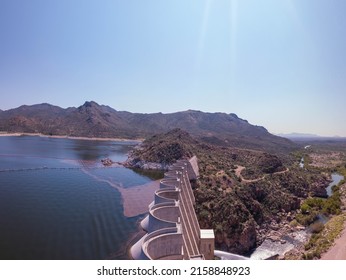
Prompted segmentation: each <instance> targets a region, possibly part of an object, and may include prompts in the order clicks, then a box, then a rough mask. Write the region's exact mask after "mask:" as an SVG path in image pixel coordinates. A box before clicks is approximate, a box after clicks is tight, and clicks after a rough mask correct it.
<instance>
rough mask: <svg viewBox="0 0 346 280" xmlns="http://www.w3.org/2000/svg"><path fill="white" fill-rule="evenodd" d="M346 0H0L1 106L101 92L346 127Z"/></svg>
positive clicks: (149, 102)
mask: <svg viewBox="0 0 346 280" xmlns="http://www.w3.org/2000/svg"><path fill="white" fill-rule="evenodd" d="M345 12H346V1H343V0H328V1H326V0H281V1H277V0H261V1H258V0H228V1H226V0H167V1H162V0H89V1H84V0H55V1H53V0H0V98H1V99H0V100H1V101H0V109H2V110H8V109H11V108H15V107H19V106H20V105H23V104H26V105H31V104H38V103H50V104H53V105H57V106H60V107H63V108H67V107H72V106H75V107H77V106H80V105H82V104H83V103H84V102H85V101H87V100H88V101H90V100H93V101H96V102H97V103H99V104H104V105H109V106H111V107H112V108H114V109H116V110H119V111H124V110H125V111H130V112H141V113H153V112H163V113H168V112H177V111H184V110H188V109H193V110H200V111H205V112H225V113H235V114H237V115H238V116H239V117H240V118H243V119H246V120H248V121H249V122H250V123H252V124H255V125H261V126H264V127H266V128H267V129H268V130H269V131H270V132H272V133H290V132H300V133H312V134H318V135H323V136H335V135H338V136H346V125H345V120H346V117H345V113H344V112H345V109H344V107H345V105H346V54H345V50H346V17H345Z"/></svg>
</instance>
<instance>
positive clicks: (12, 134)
mask: <svg viewBox="0 0 346 280" xmlns="http://www.w3.org/2000/svg"><path fill="white" fill-rule="evenodd" d="M1 136H4V137H11V136H16V137H18V136H38V137H47V138H59V139H75V140H91V141H117V142H130V141H131V142H138V143H140V142H143V141H144V139H125V138H99V137H77V136H68V135H45V134H41V133H20V132H14V133H7V132H0V137H1Z"/></svg>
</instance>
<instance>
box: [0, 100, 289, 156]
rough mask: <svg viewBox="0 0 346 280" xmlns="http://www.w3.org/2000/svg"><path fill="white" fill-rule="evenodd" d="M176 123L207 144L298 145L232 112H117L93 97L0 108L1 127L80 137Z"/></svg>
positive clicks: (144, 132) (153, 130) (134, 133)
mask: <svg viewBox="0 0 346 280" xmlns="http://www.w3.org/2000/svg"><path fill="white" fill-rule="evenodd" d="M175 128H180V129H183V130H185V131H188V132H189V133H190V134H191V135H192V136H193V137H195V138H197V139H200V140H202V141H204V142H207V143H212V144H216V145H221V146H234V147H240V148H251V149H257V150H263V149H264V150H267V151H272V152H277V151H286V152H287V151H290V150H292V149H294V148H295V147H296V144H294V143H293V142H291V141H289V140H288V139H285V138H282V137H278V136H275V135H272V134H270V133H269V132H268V131H267V130H266V129H265V128H264V127H261V126H255V125H251V124H249V123H248V122H247V121H246V120H243V119H241V118H239V117H238V116H237V115H235V114H225V113H204V112H201V111H193V110H188V111H184V112H177V113H171V114H162V113H154V114H139V113H130V112H125V111H116V110H114V109H112V108H111V107H108V106H104V105H99V104H97V103H96V102H93V101H91V102H85V103H84V104H83V105H82V106H80V107H78V108H75V107H71V108H67V109H63V108H60V107H57V106H53V105H50V104H39V105H32V106H26V105H24V106H21V107H19V108H16V109H11V110H7V111H2V112H0V131H7V132H22V133H42V134H47V135H68V136H83V137H101V138H102V137H114V138H148V137H150V136H153V135H155V134H158V133H164V132H168V131H170V130H172V129H175Z"/></svg>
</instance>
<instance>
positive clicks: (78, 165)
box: [0, 136, 152, 259]
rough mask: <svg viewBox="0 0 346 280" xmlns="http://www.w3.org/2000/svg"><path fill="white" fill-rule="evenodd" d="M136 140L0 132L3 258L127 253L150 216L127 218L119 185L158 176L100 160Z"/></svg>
mask: <svg viewBox="0 0 346 280" xmlns="http://www.w3.org/2000/svg"><path fill="white" fill-rule="evenodd" d="M134 144H135V142H132V143H131V142H113V141H89V140H75V139H57V138H48V137H32V136H19V137H0V259H127V258H128V256H127V252H126V247H127V244H128V242H129V241H130V239H131V237H133V236H134V235H135V234H136V233H137V231H138V222H139V221H140V220H141V219H142V218H143V215H138V216H135V217H125V216H124V212H123V204H122V199H123V198H122V196H121V194H120V192H119V191H118V189H119V188H123V189H129V188H132V187H135V186H138V185H144V184H147V183H149V182H151V181H152V180H151V179H150V178H148V177H146V176H143V175H140V174H137V173H135V172H134V171H132V170H130V169H127V168H124V167H120V166H118V167H103V166H102V164H101V162H100V160H101V159H102V158H105V157H108V158H110V159H112V160H113V161H124V160H125V159H126V158H127V156H126V155H127V153H128V152H129V151H130V150H131V149H132V148H133V145H134ZM117 188H118V189H117Z"/></svg>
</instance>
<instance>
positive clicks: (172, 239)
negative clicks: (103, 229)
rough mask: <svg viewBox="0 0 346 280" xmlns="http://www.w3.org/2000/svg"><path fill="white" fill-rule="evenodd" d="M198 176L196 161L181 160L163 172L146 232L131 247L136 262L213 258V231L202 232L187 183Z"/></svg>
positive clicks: (150, 208) (194, 159)
mask: <svg viewBox="0 0 346 280" xmlns="http://www.w3.org/2000/svg"><path fill="white" fill-rule="evenodd" d="M197 177H198V165H197V158H196V157H192V158H191V159H190V160H180V161H178V162H177V163H175V164H174V165H173V166H172V167H171V169H170V170H169V171H168V172H166V173H165V177H164V179H162V180H161V182H160V189H159V190H157V191H156V192H155V194H154V201H153V202H152V203H151V204H150V205H149V214H148V216H147V217H146V218H145V219H144V220H143V221H142V223H141V226H142V228H143V229H144V230H145V231H146V232H147V234H146V235H144V236H143V237H142V238H141V239H140V240H139V241H138V242H137V243H136V244H135V245H133V247H132V248H131V255H132V257H133V258H134V259H137V260H164V259H165V260H183V259H213V258H214V232H213V230H209V229H204V230H201V229H200V227H199V224H198V220H197V217H196V213H195V209H194V204H195V197H194V194H193V191H192V188H191V184H190V180H193V179H196V178H197Z"/></svg>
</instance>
